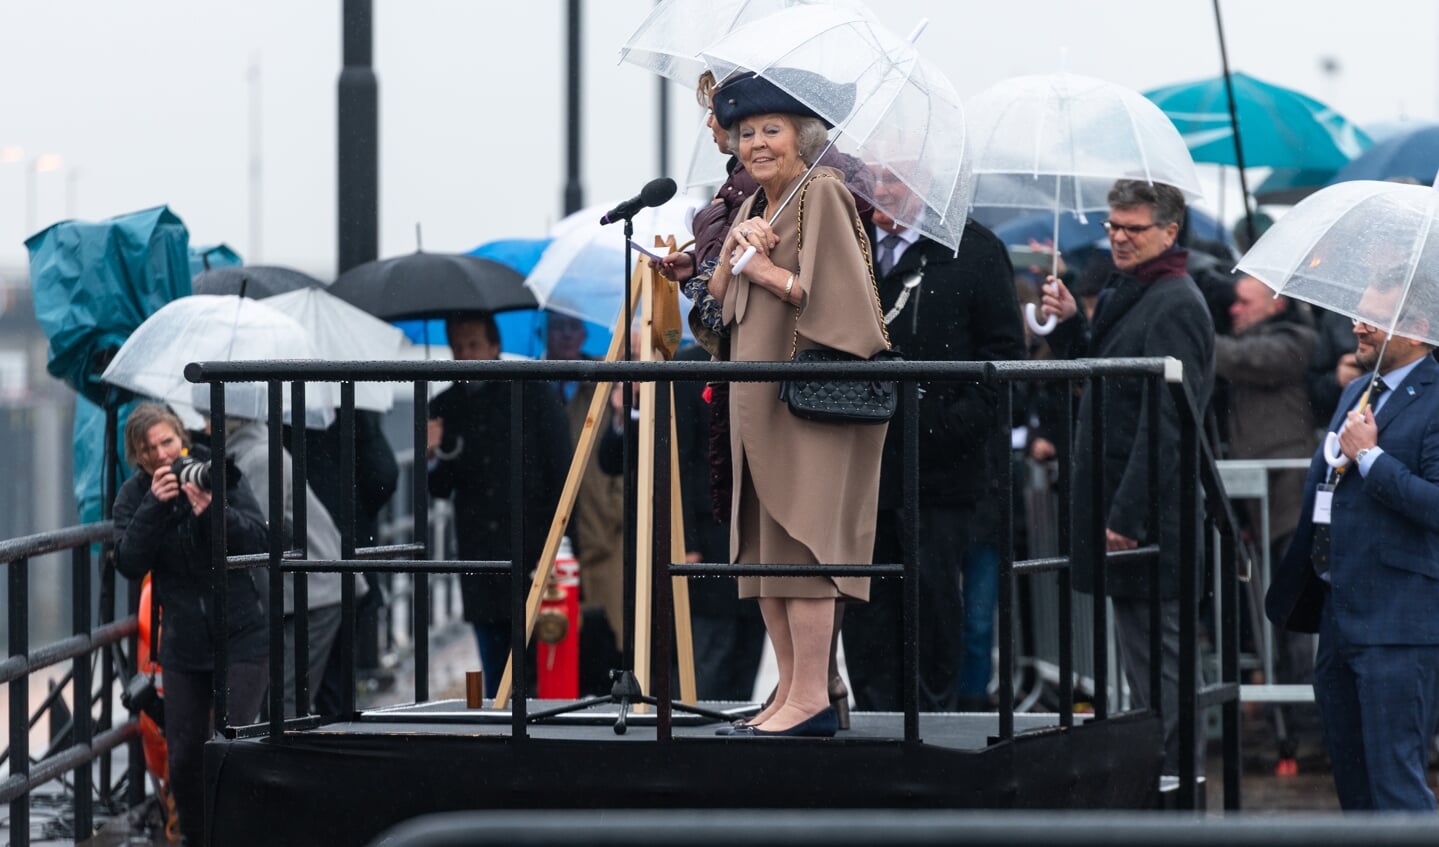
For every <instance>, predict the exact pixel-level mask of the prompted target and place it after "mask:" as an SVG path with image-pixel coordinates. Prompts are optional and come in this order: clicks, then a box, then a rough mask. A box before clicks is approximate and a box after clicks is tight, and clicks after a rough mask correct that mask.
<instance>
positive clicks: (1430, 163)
mask: <svg viewBox="0 0 1439 847" xmlns="http://www.w3.org/2000/svg"><path fill="white" fill-rule="evenodd" d="M1435 173H1439V124H1418V125H1416V126H1413V127H1411V128H1410V129H1408V130H1405V131H1403V132H1401V133H1399V134H1397V135H1393V136H1391V137H1390V138H1388V139H1387V140H1384V141H1381V142H1379V143H1378V144H1375V145H1374V146H1373V147H1370V148H1369V149H1368V150H1365V151H1364V152H1363V153H1361V154H1360V155H1359V156H1358V157H1357V158H1356V159H1354V161H1352V162H1350V163H1349V164H1347V165H1345V166H1344V167H1342V168H1340V169H1339V172H1338V173H1336V174H1335V175H1334V178H1333V179H1332V180H1330V181H1329V184H1330V185H1333V184H1334V183H1336V182H1348V181H1350V180H1354V179H1376V180H1385V179H1394V178H1396V177H1408V178H1409V179H1412V180H1414V181H1415V182H1418V183H1420V184H1422V185H1432V184H1433V183H1434V175H1435Z"/></svg>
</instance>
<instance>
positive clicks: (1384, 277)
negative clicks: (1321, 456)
mask: <svg viewBox="0 0 1439 847" xmlns="http://www.w3.org/2000/svg"><path fill="white" fill-rule="evenodd" d="M1436 229H1439V178H1436V180H1435V183H1434V185H1432V186H1423V185H1404V184H1400V183H1394V182H1374V181H1370V180H1359V181H1354V182H1341V183H1338V184H1336V185H1332V186H1329V187H1328V188H1324V189H1321V190H1319V191H1318V192H1316V193H1314V194H1311V195H1310V196H1309V197H1306V198H1305V199H1304V200H1302V201H1300V203H1299V204H1298V205H1297V206H1295V207H1294V208H1293V209H1291V210H1290V211H1289V213H1288V214H1286V215H1284V217H1282V218H1280V219H1279V220H1278V221H1277V222H1276V223H1275V224H1274V225H1273V226H1272V227H1270V228H1269V230H1268V231H1266V232H1265V233H1264V235H1262V236H1261V237H1260V238H1259V240H1258V241H1257V242H1255V244H1254V247H1253V248H1251V249H1250V250H1249V252H1248V253H1246V254H1245V255H1244V258H1243V259H1241V260H1240V262H1239V269H1240V270H1241V271H1243V272H1244V273H1247V274H1249V275H1250V276H1252V277H1254V278H1255V279H1258V280H1259V281H1260V282H1263V283H1264V284H1265V285H1267V286H1269V287H1270V288H1273V289H1274V292H1275V294H1283V295H1284V296H1285V297H1293V298H1296V299H1299V300H1303V301H1305V302H1306V303H1313V304H1314V305H1316V306H1319V307H1321V308H1324V309H1329V310H1330V311H1334V312H1339V313H1341V314H1344V315H1348V316H1349V317H1351V318H1353V319H1355V320H1358V321H1363V322H1365V323H1367V324H1370V325H1372V326H1375V327H1378V328H1380V329H1382V330H1384V331H1385V332H1386V333H1389V334H1398V335H1402V336H1404V337H1406V338H1413V339H1417V340H1420V341H1424V342H1427V343H1429V344H1436V345H1439V231H1436ZM1385 343H1386V344H1387V343H1388V341H1387V339H1386V341H1385ZM1379 357H1380V358H1381V359H1382V358H1383V351H1382V349H1381V351H1380V355H1379ZM1375 376H1376V377H1377V376H1378V374H1377V373H1376V374H1375ZM1371 387H1372V382H1371ZM1364 399H1365V401H1366V402H1367V400H1368V391H1367V390H1366V392H1365V398H1364ZM1337 440H1338V438H1337V435H1336V434H1335V433H1330V434H1329V438H1327V439H1326V452H1327V456H1326V458H1327V459H1328V460H1329V463H1330V464H1331V465H1333V466H1334V467H1343V466H1344V465H1345V464H1347V463H1348V459H1347V458H1345V457H1344V456H1341V455H1339V454H1338V452H1337V450H1336V449H1335V447H1336V442H1337Z"/></svg>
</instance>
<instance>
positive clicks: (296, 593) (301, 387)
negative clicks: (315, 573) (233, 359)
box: [270, 379, 313, 717]
mask: <svg viewBox="0 0 1439 847" xmlns="http://www.w3.org/2000/svg"><path fill="white" fill-rule="evenodd" d="M290 408H291V409H298V410H301V411H300V413H301V414H302V413H303V410H304V409H305V381H304V380H301V379H297V380H295V381H294V382H292V383H290ZM272 414H273V412H272ZM295 414H296V413H295V412H292V413H291V416H292V418H293V416H294V415H295ZM271 426H272V429H271V431H270V438H271V441H272V443H273V441H274V439H277V438H279V437H280V436H279V435H278V434H276V431H275V430H274V429H273V426H274V425H273V424H272V425H271ZM291 429H292V430H294V427H293V426H292V427H291ZM295 431H297V432H300V437H298V438H292V439H291V449H290V475H291V480H290V482H291V489H290V501H291V504H290V509H291V517H290V527H291V531H292V533H293V537H292V538H291V541H290V546H291V547H293V548H296V549H298V550H299V551H300V556H301V558H304V559H308V558H310V545H309V543H308V542H307V540H306V539H308V538H309V509H308V505H309V504H308V499H309V498H308V497H306V492H307V491H309V482H308V479H309V476H308V475H307V474H306V473H305V458H306V457H305V442H306V441H307V440H308V439H307V438H305V437H304V435H303V431H299V430H295ZM272 525H273V524H272ZM284 578H285V579H288V580H290V582H291V586H292V587H291V591H290V595H291V599H292V600H293V601H294V604H295V620H294V622H293V627H294V630H295V644H294V648H295V649H294V653H293V655H292V656H291V658H292V659H293V660H294V662H295V717H303V716H305V715H308V714H309V713H310V696H311V694H312V693H313V692H311V691H310V575H309V574H307V573H304V572H300V573H288V572H287V573H285V576H284Z"/></svg>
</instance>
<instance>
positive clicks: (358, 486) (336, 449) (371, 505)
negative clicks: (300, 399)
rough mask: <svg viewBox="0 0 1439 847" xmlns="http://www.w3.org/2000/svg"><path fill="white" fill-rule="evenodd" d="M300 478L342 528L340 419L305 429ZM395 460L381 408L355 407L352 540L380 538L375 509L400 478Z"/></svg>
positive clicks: (363, 543) (361, 543) (288, 436)
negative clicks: (302, 464) (379, 409)
mask: <svg viewBox="0 0 1439 847" xmlns="http://www.w3.org/2000/svg"><path fill="white" fill-rule="evenodd" d="M304 433H305V482H306V484H308V485H309V486H310V488H311V489H312V490H314V492H315V496H316V497H318V498H320V502H321V503H323V504H324V505H325V510H326V511H328V512H329V513H330V515H331V516H332V517H333V518H334V519H335V525H336V526H337V527H338V528H339V530H340V532H341V533H344V531H345V527H344V514H345V501H346V499H347V496H346V494H345V493H344V492H343V491H341V490H340V421H339V420H338V419H337V420H336V421H335V422H334V423H333V424H331V425H330V427H329V428H328V429H306V430H305V431H304ZM293 436H294V433H293V431H292V430H291V428H290V427H288V426H287V427H285V449H286V450H289V451H290V453H291V454H292V455H293V454H294V452H295V447H294V443H293ZM399 479H400V466H399V464H398V463H397V462H396V461H395V451H394V450H393V449H392V448H391V447H390V442H389V440H388V439H386V438H385V432H384V430H383V429H382V428H381V425H380V413H379V412H370V411H365V410H362V409H357V410H355V493H354V501H355V546H356V547H368V546H370V545H372V544H377V543H379V523H380V510H381V509H383V508H385V504H386V503H388V502H390V496H391V495H393V494H394V493H395V487H396V486H397V485H398V484H399Z"/></svg>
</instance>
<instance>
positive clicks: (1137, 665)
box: [1113, 597, 1208, 776]
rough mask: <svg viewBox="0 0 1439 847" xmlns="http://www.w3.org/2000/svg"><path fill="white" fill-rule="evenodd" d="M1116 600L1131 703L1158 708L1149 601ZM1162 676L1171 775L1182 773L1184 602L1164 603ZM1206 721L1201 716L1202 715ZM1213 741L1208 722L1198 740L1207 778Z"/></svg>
mask: <svg viewBox="0 0 1439 847" xmlns="http://www.w3.org/2000/svg"><path fill="white" fill-rule="evenodd" d="M1113 600H1114V635H1115V641H1116V642H1117V643H1118V645H1119V665H1120V667H1121V668H1122V669H1123V670H1124V681H1125V682H1127V683H1128V684H1129V702H1130V705H1132V706H1133V707H1134V708H1136V709H1148V708H1152V706H1153V702H1154V701H1153V698H1152V697H1151V696H1150V695H1151V692H1150V690H1149V656H1150V651H1151V647H1150V640H1149V639H1150V635H1149V601H1148V600H1136V599H1130V598H1125V597H1115V598H1113ZM1159 649H1160V653H1159V656H1160V659H1159V673H1160V705H1161V706H1162V708H1163V711H1164V770H1163V771H1161V773H1163V774H1165V775H1166V776H1177V775H1178V774H1179V601H1178V600H1164V601H1162V602H1161V603H1160V604H1159ZM1195 663H1196V668H1195V679H1196V680H1197V681H1198V682H1199V683H1200V684H1201V685H1202V684H1203V678H1202V677H1200V676H1199V670H1198V667H1197V664H1198V653H1197V651H1196V655H1195ZM1201 718H1202V716H1201ZM1207 746H1208V738H1207V737H1206V735H1205V732H1204V721H1203V720H1202V719H1201V720H1200V721H1199V731H1198V732H1197V733H1195V738H1194V770H1195V773H1196V774H1199V775H1203V773H1204V753H1205V748H1206V747H1207Z"/></svg>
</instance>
